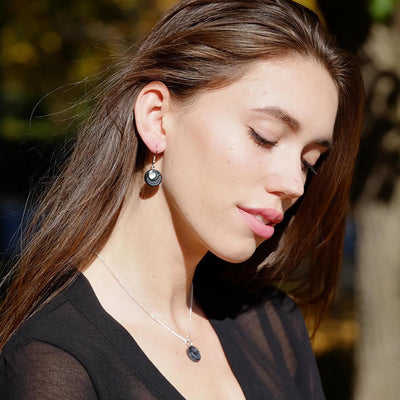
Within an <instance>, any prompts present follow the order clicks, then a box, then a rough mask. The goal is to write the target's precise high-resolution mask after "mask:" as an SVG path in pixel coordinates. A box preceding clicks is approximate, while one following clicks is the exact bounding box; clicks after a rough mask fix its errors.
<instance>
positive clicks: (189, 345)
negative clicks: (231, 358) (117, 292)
mask: <svg viewBox="0 0 400 400" xmlns="http://www.w3.org/2000/svg"><path fill="white" fill-rule="evenodd" d="M94 254H95V256H96V257H97V258H98V259H99V260H100V261H101V262H102V264H103V265H104V266H105V267H106V268H107V270H108V272H110V274H111V275H112V277H113V278H114V279H115V280H116V282H117V283H118V284H119V285H120V286H121V288H122V289H123V290H124V291H125V293H126V294H127V295H128V296H129V297H130V298H131V300H133V301H134V302H135V303H136V304H137V305H138V306H139V307H140V308H141V309H142V310H143V311H144V312H145V313H146V314H147V315H148V316H149V317H151V318H152V319H153V320H154V321H156V322H157V323H158V324H159V325H161V326H162V327H163V328H165V329H166V330H167V331H168V332H170V333H172V334H173V335H175V336H176V337H177V338H178V339H180V340H182V341H183V342H184V343H185V345H186V354H187V356H188V357H189V359H190V360H191V361H193V362H197V361H200V359H201V354H200V351H199V349H198V348H197V347H196V346H194V345H193V341H192V339H191V338H190V333H191V330H192V311H193V284H192V286H191V287H190V307H189V322H188V329H187V332H186V338H185V337H184V336H182V335H180V334H179V333H178V332H176V331H174V330H173V329H172V328H170V327H169V326H168V325H166V324H164V322H162V321H160V320H159V319H158V318H157V317H156V316H155V315H154V314H153V313H152V312H151V311H149V310H148V309H147V308H146V307H145V306H144V305H143V304H142V303H140V302H139V301H138V300H137V299H136V298H135V297H134V296H133V294H132V293H131V291H130V290H129V289H128V288H127V287H125V285H124V284H123V283H122V282H121V279H120V278H119V277H118V275H117V274H116V273H115V272H114V271H113V270H112V269H111V268H110V267H109V266H108V265H107V263H106V262H105V261H104V259H103V258H102V257H101V256H100V255H99V254H97V253H94Z"/></svg>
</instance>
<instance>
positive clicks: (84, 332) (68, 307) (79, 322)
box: [3, 275, 97, 354]
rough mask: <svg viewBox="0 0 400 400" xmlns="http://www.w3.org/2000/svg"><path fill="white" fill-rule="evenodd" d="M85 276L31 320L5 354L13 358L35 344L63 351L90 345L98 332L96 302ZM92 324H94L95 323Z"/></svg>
mask: <svg viewBox="0 0 400 400" xmlns="http://www.w3.org/2000/svg"><path fill="white" fill-rule="evenodd" d="M91 296H92V295H91V293H90V288H88V287H87V285H85V282H84V281H83V277H82V275H78V277H77V279H76V280H75V281H73V282H72V284H71V285H70V286H69V287H68V288H66V289H65V290H64V291H62V292H61V293H59V294H58V295H57V296H55V297H54V298H53V299H52V300H50V301H49V302H48V303H47V304H45V305H44V306H42V307H41V308H40V309H39V310H38V311H36V312H35V313H34V314H33V315H32V316H31V317H29V318H28V319H27V320H26V321H25V322H24V323H23V324H22V325H21V326H20V327H19V328H18V329H17V330H16V332H15V333H14V334H13V335H12V336H11V338H10V339H9V341H8V342H7V344H6V346H5V347H4V349H3V352H5V353H8V354H10V353H11V352H14V351H17V349H21V348H23V347H25V346H30V345H31V344H32V343H34V342H35V343H38V342H42V343H47V344H48V345H53V346H55V347H58V348H60V349H63V348H66V347H68V346H69V347H71V346H74V343H79V342H81V341H84V342H85V341H87V340H88V339H89V338H90V337H93V334H90V331H93V330H96V329H97V328H96V326H95V324H93V320H94V317H93V315H91V313H90V308H92V309H93V311H95V308H96V306H97V305H96V301H95V299H94V298H91ZM91 320H92V321H91Z"/></svg>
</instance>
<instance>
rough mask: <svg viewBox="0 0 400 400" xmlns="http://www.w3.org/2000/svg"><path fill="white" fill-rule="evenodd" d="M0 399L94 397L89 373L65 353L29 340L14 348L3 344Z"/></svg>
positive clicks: (52, 399) (87, 399)
mask: <svg viewBox="0 0 400 400" xmlns="http://www.w3.org/2000/svg"><path fill="white" fill-rule="evenodd" d="M0 372H1V374H2V376H0V393H1V399H3V400H15V399H18V400H50V399H51V400H61V399H62V400H80V399H82V400H83V399H85V400H91V399H97V396H96V393H95V390H94V388H93V385H92V382H91V379H90V376H89V375H88V373H87V371H86V370H85V368H84V367H83V366H82V365H81V364H80V362H79V361H78V360H76V359H75V358H74V357H73V356H71V355H70V354H69V353H67V352H65V351H63V350H61V349H59V348H57V347H55V346H53V345H50V344H47V343H44V342H40V341H32V342H30V343H27V344H25V345H24V346H21V347H19V348H18V349H17V350H12V349H10V348H6V350H5V351H4V352H3V353H2V355H1V358H0Z"/></svg>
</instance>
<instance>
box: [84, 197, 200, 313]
mask: <svg viewBox="0 0 400 400" xmlns="http://www.w3.org/2000/svg"><path fill="white" fill-rule="evenodd" d="M159 195H160V196H161V193H160V194H159ZM160 196H153V197H151V198H147V199H145V200H143V199H138V200H136V201H128V202H127V204H126V206H125V207H124V209H123V210H122V212H121V214H120V217H119V219H118V221H117V224H116V226H115V228H114V229H113V232H112V234H111V236H110V238H109V240H108V241H107V243H106V245H105V246H104V248H103V249H102V250H101V252H100V253H99V254H100V255H101V258H102V259H103V260H104V261H105V263H106V264H107V266H108V267H109V268H110V269H111V270H112V271H113V272H114V273H115V274H116V275H117V276H118V277H119V279H120V280H121V282H123V284H124V286H125V287H126V288H128V289H129V290H130V291H131V292H132V293H134V294H135V297H136V298H137V300H138V301H139V302H141V303H143V304H146V306H147V307H148V308H150V309H151V310H152V311H153V312H156V313H158V314H159V315H168V314H169V315H170V316H171V318H172V317H173V316H174V315H176V313H181V312H182V311H183V312H186V310H187V307H188V301H189V293H190V287H191V284H192V280H193V276H194V273H195V269H196V266H197V264H198V263H199V261H200V260H201V258H202V257H203V256H204V255H205V253H206V249H205V248H204V247H203V246H199V245H197V246H196V245H193V244H194V243H198V242H199V241H198V240H196V239H195V238H193V237H191V236H193V234H192V233H191V232H189V231H188V230H187V229H185V228H184V227H183V226H176V218H175V219H174V218H173V217H172V213H171V211H170V208H169V207H168V205H167V204H166V202H162V201H160ZM181 225H182V224H181ZM85 275H86V276H87V277H88V278H89V280H90V277H92V279H94V278H95V279H96V280H100V279H106V280H108V279H113V277H112V276H111V274H110V272H109V271H108V270H107V268H105V266H104V265H102V263H101V261H100V260H99V259H96V260H95V261H94V262H93V264H92V265H90V266H89V267H88V269H87V270H86V271H85ZM101 277H102V278H101Z"/></svg>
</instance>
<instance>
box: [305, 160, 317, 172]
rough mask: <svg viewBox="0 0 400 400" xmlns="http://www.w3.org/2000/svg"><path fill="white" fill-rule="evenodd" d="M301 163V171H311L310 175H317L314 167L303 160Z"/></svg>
mask: <svg viewBox="0 0 400 400" xmlns="http://www.w3.org/2000/svg"><path fill="white" fill-rule="evenodd" d="M301 163H302V169H303V171H306V172H307V171H311V173H312V174H314V175H318V172H317V169H316V166H315V165H311V164H309V163H308V162H307V161H305V160H301Z"/></svg>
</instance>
